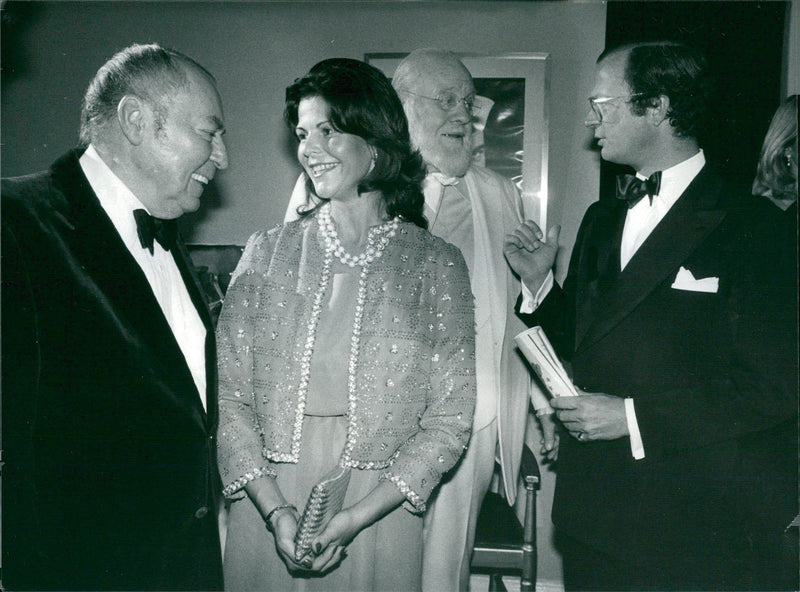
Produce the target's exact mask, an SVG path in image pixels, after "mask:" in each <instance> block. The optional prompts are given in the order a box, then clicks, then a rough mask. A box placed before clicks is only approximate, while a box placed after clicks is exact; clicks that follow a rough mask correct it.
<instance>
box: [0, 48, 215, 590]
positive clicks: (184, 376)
mask: <svg viewBox="0 0 800 592" xmlns="http://www.w3.org/2000/svg"><path fill="white" fill-rule="evenodd" d="M223 132H224V119H223V113H222V104H221V102H220V97H219V94H218V92H217V88H216V83H215V81H214V78H213V77H212V76H211V74H209V73H208V72H207V71H206V70H205V69H204V68H203V67H201V66H200V65H199V64H197V63H196V62H195V61H193V60H192V59H190V58H189V57H187V56H185V55H182V54H180V53H177V52H175V51H171V50H167V49H164V48H161V47H159V46H158V45H133V46H130V47H128V48H126V49H124V50H122V51H121V52H119V53H118V54H116V55H115V56H113V57H112V58H111V59H110V60H109V61H108V62H106V64H105V65H103V66H102V67H101V68H100V70H99V71H98V72H97V75H96V76H95V78H94V79H93V80H92V82H91V84H90V85H89V88H88V90H87V92H86V95H85V97H84V105H83V111H82V124H81V147H80V148H79V149H77V150H74V151H72V152H69V153H68V154H66V155H65V156H63V157H62V158H61V159H59V160H58V161H56V163H55V164H53V166H52V168H51V169H50V170H49V171H47V172H44V173H39V174H36V175H31V176H28V177H21V178H14V179H4V180H3V184H2V289H3V292H2V326H3V335H2V347H3V349H2V351H3V376H2V378H3V449H4V450H3V460H4V462H5V466H4V471H3V584H4V586H6V587H7V588H8V589H13V590H218V589H222V566H221V553H220V539H219V531H218V526H217V517H216V516H217V508H218V502H219V499H220V491H219V475H218V471H217V466H216V442H215V437H216V436H215V434H216V429H217V400H216V356H215V345H214V332H213V328H212V325H211V318H210V315H209V312H208V309H207V307H206V304H205V300H204V298H203V295H202V292H201V289H200V287H199V285H198V283H197V281H196V278H195V275H194V273H193V270H192V269H191V266H190V261H189V257H188V255H187V252H186V250H185V247H184V246H183V244H182V243H181V241H180V238H179V237H178V236H177V231H176V220H177V218H178V217H180V216H181V215H182V214H184V213H185V212H191V211H194V210H196V209H197V208H198V207H199V205H200V196H201V194H202V193H203V190H204V189H205V187H206V185H207V184H208V183H209V182H210V181H211V179H213V177H214V174H215V173H216V172H217V171H218V170H220V169H224V168H225V167H226V166H227V152H226V147H225V144H224V142H223V139H222V134H223Z"/></svg>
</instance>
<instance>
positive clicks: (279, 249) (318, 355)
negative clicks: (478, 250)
mask: <svg viewBox="0 0 800 592" xmlns="http://www.w3.org/2000/svg"><path fill="white" fill-rule="evenodd" d="M434 107H435V108H438V107H436V106H435V105H434ZM285 115H286V121H287V123H288V125H289V127H290V129H291V130H292V131H293V133H294V134H295V137H296V138H297V140H298V148H297V157H298V159H299V161H300V162H301V164H302V166H303V168H304V169H305V171H306V176H307V177H308V191H309V192H311V193H312V194H313V195H314V196H315V197H316V198H317V199H316V200H315V202H314V203H315V204H319V205H315V206H314V207H312V208H310V209H308V210H307V211H305V212H304V214H303V215H302V216H301V217H300V219H298V220H295V221H292V222H289V223H287V224H285V225H284V226H280V227H278V228H275V229H273V230H271V231H261V232H257V233H256V234H254V235H253V236H252V237H251V238H250V240H249V242H248V244H247V246H246V247H245V252H244V254H243V255H242V259H241V261H240V262H239V265H238V267H237V269H236V271H235V272H234V274H233V279H232V280H231V284H230V287H229V289H228V292H227V295H226V298H225V303H224V306H223V310H222V313H221V315H220V319H219V326H218V327H219V328H218V344H219V348H220V352H219V354H220V355H219V359H220V372H219V378H220V438H219V439H220V459H219V460H220V471H221V474H222V479H223V482H224V485H225V494H226V495H227V496H228V497H229V499H230V500H231V502H232V503H231V507H230V514H229V525H228V537H227V545H226V551H225V588H226V589H227V590H253V589H259V590H261V589H264V590H266V589H280V590H294V589H303V590H419V589H420V588H421V567H422V556H421V553H422V551H421V545H420V544H419V541H420V540H421V538H422V517H421V513H422V512H424V510H425V506H426V502H427V500H428V498H429V496H430V495H431V493H432V491H433V490H434V488H435V487H436V486H437V484H438V482H439V480H440V479H441V477H442V475H443V474H444V473H445V472H447V471H448V470H449V469H450V468H451V467H453V466H454V465H455V464H456V462H458V460H459V458H460V457H461V454H462V453H463V451H464V449H465V447H466V444H467V442H468V440H469V435H470V430H471V426H472V416H473V413H474V408H475V357H474V356H475V343H474V341H475V336H474V312H473V302H472V292H471V289H470V283H469V275H468V272H467V267H466V264H465V262H464V258H463V257H462V255H461V253H460V251H458V250H457V249H456V248H455V247H453V246H452V245H450V244H447V243H445V242H444V241H442V240H441V239H438V238H435V237H434V236H432V235H431V234H429V233H428V232H427V230H425V228H426V226H427V222H426V220H425V218H424V216H423V195H422V190H421V187H420V185H421V182H422V179H423V178H424V176H425V170H424V167H423V162H422V158H421V157H420V155H419V154H418V153H417V152H415V151H412V149H411V144H410V139H409V132H408V124H407V123H406V118H405V114H404V112H403V107H402V105H401V103H400V99H399V98H398V96H397V94H396V93H395V92H394V90H393V89H392V87H391V85H390V83H389V81H388V79H387V78H386V76H385V75H383V74H382V73H381V72H380V71H379V70H377V69H376V68H374V67H372V66H369V65H368V64H366V63H364V62H360V61H358V60H351V59H343V58H335V59H330V60H325V61H323V62H320V63H319V64H317V65H316V66H314V67H313V68H312V69H311V71H310V72H309V73H308V74H306V75H305V76H303V77H302V78H300V79H298V80H297V81H295V83H294V84H292V85H291V86H290V87H289V88H288V89H287V91H286V106H285ZM331 473H335V474H336V475H338V476H339V477H338V478H337V479H336V480H335V481H336V482H337V483H340V484H343V483H347V484H346V485H344V487H346V493H345V494H344V500H343V501H342V500H341V499H340V498H339V500H340V501H341V503H342V505H341V506H337V507H335V508H332V509H330V510H329V512H328V513H327V514H325V516H326V519H325V520H324V521H322V522H321V525H320V526H319V530H318V531H315V532H314V533H313V534H311V535H309V536H306V537H302V543H303V544H302V545H296V543H295V541H296V538H297V532H298V518H299V515H298V510H297V508H302V507H303V506H304V505H305V504H306V500H307V499H309V494H310V493H311V491H312V488H314V486H315V485H317V484H318V483H320V482H326V483H327V482H330V479H328V476H329V475H330V474H331ZM341 489H342V488H341V487H340V488H338V490H341ZM315 491H316V489H315ZM342 507H343V508H344V509H341V508H342ZM305 543H308V545H306V544H305ZM297 548H302V549H306V548H310V552H309V553H308V554H305V555H304V554H303V553H299V554H298V553H296V550H297Z"/></svg>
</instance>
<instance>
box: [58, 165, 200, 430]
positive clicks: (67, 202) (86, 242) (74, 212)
mask: <svg viewBox="0 0 800 592" xmlns="http://www.w3.org/2000/svg"><path fill="white" fill-rule="evenodd" d="M79 157H80V152H78V151H74V152H71V153H70V154H68V155H67V156H65V157H63V158H62V159H60V160H58V161H57V162H56V163H55V164H54V165H53V168H52V178H53V183H54V186H55V187H56V189H57V190H58V192H59V193H60V195H61V196H62V197H63V200H64V201H63V205H64V208H63V210H62V212H63V219H64V223H65V229H64V232H63V233H62V238H63V240H64V241H65V242H66V243H68V244H67V245H66V249H65V250H66V251H67V252H69V253H71V254H72V255H73V256H74V258H75V266H76V267H79V269H80V271H76V274H80V275H83V276H84V281H83V283H84V284H85V285H86V287H87V288H86V289H91V290H95V291H96V295H95V298H96V300H97V301H98V302H100V303H102V304H103V309H104V310H105V312H106V313H107V314H108V315H109V316H110V317H112V319H113V322H114V323H115V324H116V325H117V326H118V327H119V331H120V339H125V340H128V341H132V340H135V341H138V342H139V345H138V347H140V349H141V350H142V351H143V352H146V353H147V359H148V362H147V364H148V366H149V368H148V369H149V370H150V371H151V372H152V373H153V374H154V380H158V381H159V382H163V383H164V384H165V385H171V388H169V389H167V388H165V389H164V390H165V394H168V393H170V392H171V393H174V396H175V397H176V398H179V399H180V400H178V401H177V403H178V404H179V405H181V406H183V407H186V408H187V410H188V411H189V412H190V413H191V415H192V416H194V417H196V418H197V421H198V422H199V423H200V424H201V425H203V426H204V427H205V422H206V419H205V413H204V411H203V406H202V402H201V401H200V398H199V397H198V396H194V397H192V398H191V400H189V398H187V397H185V396H179V395H178V394H179V393H180V394H183V393H185V392H196V391H197V388H196V386H195V383H194V380H193V378H192V376H191V372H190V370H189V367H188V366H187V365H186V360H185V358H184V356H183V352H182V351H181V349H180V346H179V345H178V343H177V341H176V339H175V336H174V334H173V333H172V329H171V328H170V326H169V323H168V322H167V320H166V318H165V317H164V313H163V312H162V310H161V306H160V305H159V304H158V301H157V300H156V298H155V296H154V294H153V290H152V288H151V287H150V284H149V283H148V281H147V279H146V277H145V275H144V273H143V272H142V270H141V268H140V267H139V265H138V264H137V263H136V260H135V259H134V258H133V256H132V255H131V254H130V252H129V251H128V249H127V247H126V246H125V244H124V242H123V241H122V239H121V238H120V236H119V233H118V232H117V230H116V228H115V227H114V224H113V223H112V222H111V220H110V219H109V217H108V215H107V214H106V213H105V210H104V209H103V207H102V206H101V205H100V201H99V200H98V198H97V196H96V195H95V194H94V191H93V190H92V188H91V185H90V184H89V182H88V181H87V179H86V177H85V175H84V174H83V171H82V170H81V168H80V164H79V162H78V159H79ZM179 258H180V257H176V260H178V259H179ZM184 263H185V262H184ZM181 273H182V274H183V269H182V270H181ZM187 286H189V284H188V283H187ZM189 290H190V294H192V287H189ZM195 298H196V296H195V295H193V296H192V299H193V301H194V302H195V306H197V303H196V301H195ZM198 310H199V311H200V316H201V318H202V319H203V322H204V323H206V322H207V321H208V320H209V319H208V313H207V311H206V312H205V314H204V312H203V311H202V309H201V308H200V307H198ZM207 327H208V325H207ZM212 331H213V330H212ZM212 359H213V358H212Z"/></svg>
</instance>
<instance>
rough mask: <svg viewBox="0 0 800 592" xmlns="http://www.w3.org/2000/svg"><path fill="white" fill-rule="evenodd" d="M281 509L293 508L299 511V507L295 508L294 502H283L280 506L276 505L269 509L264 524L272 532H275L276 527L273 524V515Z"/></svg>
mask: <svg viewBox="0 0 800 592" xmlns="http://www.w3.org/2000/svg"><path fill="white" fill-rule="evenodd" d="M281 510H293V511H294V512H297V508H295V507H294V506H293V505H292V504H281V505H279V506H275V507H274V508H272V509H271V510H270V511H269V514H267V516H266V518H264V524H265V525H266V527H267V530H268V531H270V532H275V528H274V527H273V526H272V517H273V516H274V515H275V513H276V512H280V511H281Z"/></svg>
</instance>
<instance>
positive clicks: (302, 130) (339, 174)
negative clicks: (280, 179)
mask: <svg viewBox="0 0 800 592" xmlns="http://www.w3.org/2000/svg"><path fill="white" fill-rule="evenodd" d="M297 111H298V121H297V127H296V128H295V134H296V136H297V139H298V141H299V144H298V147H297V158H298V160H299V161H300V164H301V165H302V166H303V168H304V169H305V171H306V173H307V174H308V176H309V177H310V178H311V180H312V182H313V183H314V189H315V191H316V194H317V195H318V196H319V197H321V198H323V199H338V200H348V199H358V198H359V192H358V184H359V183H360V182H361V179H363V178H364V177H366V176H367V173H368V172H370V171H371V170H372V168H373V167H374V166H375V157H376V152H375V151H374V150H375V149H374V148H372V147H371V146H370V145H369V144H367V142H366V140H364V139H363V138H361V137H359V136H356V135H353V134H347V133H343V132H341V131H339V130H337V129H335V128H334V127H333V125H332V124H331V122H330V107H329V106H328V104H327V103H326V102H325V99H323V98H322V97H309V98H306V99H303V100H302V101H300V104H299V106H298V108H297Z"/></svg>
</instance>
